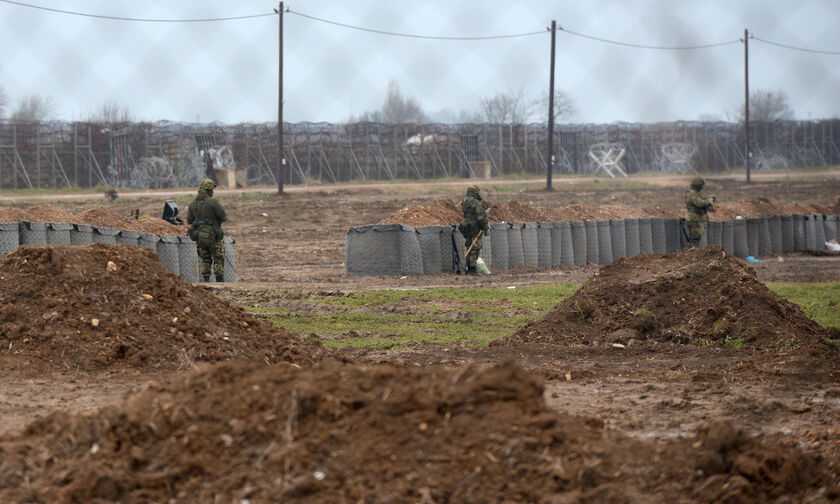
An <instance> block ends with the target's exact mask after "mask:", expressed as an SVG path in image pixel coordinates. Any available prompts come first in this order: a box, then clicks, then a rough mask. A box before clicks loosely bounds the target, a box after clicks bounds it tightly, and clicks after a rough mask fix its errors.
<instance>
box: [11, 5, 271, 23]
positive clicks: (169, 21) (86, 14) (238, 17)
mask: <svg viewBox="0 0 840 504" xmlns="http://www.w3.org/2000/svg"><path fill="white" fill-rule="evenodd" d="M0 2H5V3H7V4H12V5H17V6H20V7H29V8H30V9H38V10H44V11H48V12H57V13H59V14H69V15H72V16H82V17H90V18H97V19H111V20H114V21H136V22H144V23H207V22H215V21H235V20H240V19H253V18H259V17H266V16H276V15H277V14H276V13H274V12H268V13H265V14H251V15H247V16H231V17H220V18H198V19H150V18H134V17H121V16H105V15H102V14H90V13H87V12H76V11H68V10H61V9H53V8H50V7H43V6H40V5H32V4H28V3H23V2H15V1H14V0H0Z"/></svg>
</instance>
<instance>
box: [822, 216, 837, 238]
mask: <svg viewBox="0 0 840 504" xmlns="http://www.w3.org/2000/svg"><path fill="white" fill-rule="evenodd" d="M824 224H825V241H827V242H828V241H837V216H836V215H826V216H825V221H824Z"/></svg>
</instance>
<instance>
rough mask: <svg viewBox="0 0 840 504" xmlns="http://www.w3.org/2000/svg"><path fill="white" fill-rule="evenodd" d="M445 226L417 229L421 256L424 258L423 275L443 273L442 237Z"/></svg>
mask: <svg viewBox="0 0 840 504" xmlns="http://www.w3.org/2000/svg"><path fill="white" fill-rule="evenodd" d="M444 229H449V228H447V227H444V226H426V227H420V228H417V240H418V241H419V243H420V255H421V257H422V258H423V273H424V274H426V275H435V274H438V273H441V269H440V268H441V259H440V242H441V240H440V235H441V233H442V232H443V230H444Z"/></svg>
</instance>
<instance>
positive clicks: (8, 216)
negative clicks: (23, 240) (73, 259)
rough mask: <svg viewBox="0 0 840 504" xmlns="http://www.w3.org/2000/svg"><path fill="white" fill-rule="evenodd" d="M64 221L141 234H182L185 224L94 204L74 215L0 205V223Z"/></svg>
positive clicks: (36, 208) (57, 210)
mask: <svg viewBox="0 0 840 504" xmlns="http://www.w3.org/2000/svg"><path fill="white" fill-rule="evenodd" d="M20 221H26V222H68V223H71V224H87V225H89V226H99V227H110V228H116V229H127V230H130V231H139V232H141V233H154V234H158V235H165V236H178V235H186V234H187V227H188V226H186V225H181V226H176V225H174V224H170V223H169V222H167V221H165V220H163V219H158V218H155V217H150V216H148V215H143V216H141V217H140V218H139V219H134V218H133V217H129V216H126V215H122V214H121V213H119V212H117V211H115V210H113V209H110V208H108V207H102V206H100V207H94V208H91V209H88V210H85V211H84V212H81V213H79V214H78V215H74V214H72V213H70V212H68V211H67V210H64V209H62V208H56V207H51V206H33V207H30V208H27V209H25V210H24V209H20V208H0V222H20Z"/></svg>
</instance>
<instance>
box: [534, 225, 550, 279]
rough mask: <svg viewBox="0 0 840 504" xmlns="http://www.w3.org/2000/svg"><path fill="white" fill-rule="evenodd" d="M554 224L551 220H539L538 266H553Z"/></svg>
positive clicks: (546, 267)
mask: <svg viewBox="0 0 840 504" xmlns="http://www.w3.org/2000/svg"><path fill="white" fill-rule="evenodd" d="M553 227H554V225H553V224H552V223H551V222H537V268H541V269H548V268H551V262H552V259H553V257H552V245H553V244H552V242H551V231H552V228H553Z"/></svg>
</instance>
